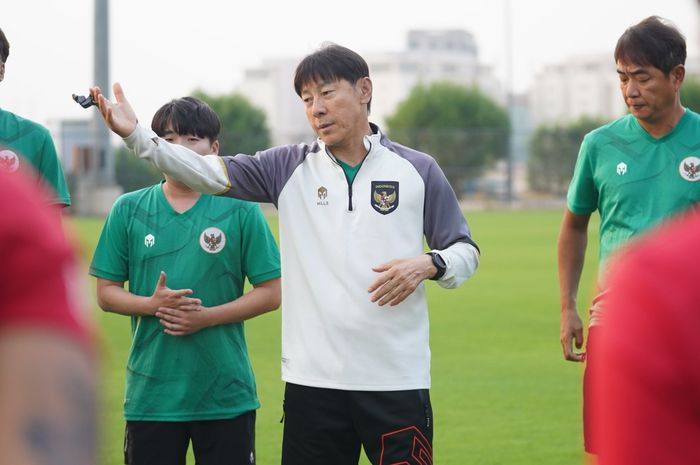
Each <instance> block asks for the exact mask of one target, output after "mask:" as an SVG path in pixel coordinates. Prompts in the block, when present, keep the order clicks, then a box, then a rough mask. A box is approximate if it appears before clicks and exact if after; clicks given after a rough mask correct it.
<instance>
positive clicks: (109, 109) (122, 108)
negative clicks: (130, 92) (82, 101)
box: [90, 83, 138, 137]
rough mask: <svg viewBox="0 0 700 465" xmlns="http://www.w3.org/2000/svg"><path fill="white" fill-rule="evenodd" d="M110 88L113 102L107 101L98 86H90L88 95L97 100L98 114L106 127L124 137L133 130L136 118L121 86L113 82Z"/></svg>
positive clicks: (136, 121)
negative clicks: (112, 93)
mask: <svg viewBox="0 0 700 465" xmlns="http://www.w3.org/2000/svg"><path fill="white" fill-rule="evenodd" d="M112 90H113V92H114V99H115V103H113V102H111V101H109V100H108V99H107V97H105V96H104V95H102V91H101V90H100V88H99V87H91V88H90V97H92V99H93V100H94V101H95V102H97V106H98V108H99V109H100V114H101V115H102V118H103V119H104V120H105V123H106V124H107V127H108V128H109V129H111V130H112V131H113V132H114V133H115V134H117V135H119V136H121V137H126V136H128V135H130V134H131V133H132V132H134V129H136V124H137V123H138V119H137V118H136V113H134V110H133V109H132V108H131V105H130V104H129V101H128V100H127V99H126V97H125V96H124V91H123V90H122V86H121V85H120V84H119V83H115V84H114V86H113V87H112Z"/></svg>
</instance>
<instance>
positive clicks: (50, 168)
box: [0, 29, 71, 207]
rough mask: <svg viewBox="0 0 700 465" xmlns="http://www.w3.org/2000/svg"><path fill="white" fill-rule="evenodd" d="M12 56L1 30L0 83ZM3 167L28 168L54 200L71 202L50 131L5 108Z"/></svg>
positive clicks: (0, 114) (0, 139)
mask: <svg viewBox="0 0 700 465" xmlns="http://www.w3.org/2000/svg"><path fill="white" fill-rule="evenodd" d="M9 56H10V42H9V41H8V40H7V37H5V34H4V33H3V32H2V29H0V82H1V81H2V80H3V79H4V78H5V62H6V61H7V58H8V57H9ZM25 165H26V166H25ZM0 170H3V171H7V172H10V173H14V172H16V171H18V170H24V171H27V172H28V173H29V175H30V176H32V177H34V178H35V179H37V180H38V181H41V182H42V183H44V184H45V185H46V186H47V187H48V188H49V189H50V190H51V194H52V197H51V198H50V200H49V202H50V203H52V204H56V205H61V206H64V207H67V206H69V205H70V203H71V201H70V194H69V193H68V185H67V184H66V179H65V177H64V176H63V168H61V163H60V161H59V159H58V155H57V154H56V147H55V146H54V143H53V139H51V134H49V131H48V130H47V129H46V128H45V127H44V126H42V125H40V124H37V123H35V122H34V121H30V120H28V119H25V118H22V117H21V116H18V115H15V114H14V113H11V112H9V111H6V110H3V109H1V108H0Z"/></svg>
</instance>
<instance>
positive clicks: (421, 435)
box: [282, 383, 433, 465]
mask: <svg viewBox="0 0 700 465" xmlns="http://www.w3.org/2000/svg"><path fill="white" fill-rule="evenodd" d="M432 442H433V411H432V407H431V405H430V396H429V393H428V390H427V389H420V390H411V391H380V392H377V391H342V390H335V389H323V388H312V387H306V386H299V385H295V384H290V383H287V386H286V388H285V396H284V439H283V441H282V465H331V464H332V465H357V463H358V461H359V458H360V449H361V447H363V448H364V450H365V453H366V454H367V457H368V458H369V460H370V461H371V462H372V464H374V465H380V464H382V465H391V464H409V465H432V463H433V453H432Z"/></svg>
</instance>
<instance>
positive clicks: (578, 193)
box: [566, 134, 598, 214]
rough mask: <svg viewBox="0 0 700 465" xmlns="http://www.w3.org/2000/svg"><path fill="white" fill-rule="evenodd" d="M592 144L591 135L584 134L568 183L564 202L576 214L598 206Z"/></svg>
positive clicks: (592, 209) (587, 211)
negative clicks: (572, 173) (569, 182)
mask: <svg viewBox="0 0 700 465" xmlns="http://www.w3.org/2000/svg"><path fill="white" fill-rule="evenodd" d="M593 155H594V144H593V143H592V142H591V135H590V134H589V135H586V137H584V138H583V142H582V143H581V148H580V150H579V153H578V158H577V159H576V167H575V168H574V175H573V177H572V178H571V184H569V191H568V193H567V195H566V203H567V207H568V208H569V210H571V212H572V213H576V214H588V213H593V212H594V211H595V210H596V209H597V208H598V188H597V187H596V185H595V181H594V179H593V169H592V157H593Z"/></svg>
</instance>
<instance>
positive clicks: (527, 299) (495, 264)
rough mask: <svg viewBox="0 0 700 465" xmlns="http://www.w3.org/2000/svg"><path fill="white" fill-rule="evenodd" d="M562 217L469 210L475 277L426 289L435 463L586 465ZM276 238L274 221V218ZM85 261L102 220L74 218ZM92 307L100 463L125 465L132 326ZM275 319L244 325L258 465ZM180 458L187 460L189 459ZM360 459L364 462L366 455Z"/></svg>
mask: <svg viewBox="0 0 700 465" xmlns="http://www.w3.org/2000/svg"><path fill="white" fill-rule="evenodd" d="M561 216H562V212H561V211H499V212H478V213H477V212H475V213H469V212H468V213H467V218H468V220H469V222H470V226H471V228H472V232H473V236H474V238H475V240H476V241H477V242H478V243H479V245H480V247H481V249H482V257H481V265H480V268H479V270H478V272H477V273H476V275H475V276H474V277H473V278H472V279H471V280H469V281H467V282H466V283H465V284H464V285H463V286H462V287H460V288H459V289H457V290H443V289H441V288H439V287H438V286H437V285H436V284H434V283H432V282H429V283H428V284H427V285H428V296H429V299H430V321H431V346H432V354H433V356H432V378H433V383H432V390H431V398H432V402H433V408H434V413H435V438H434V457H435V458H434V461H435V463H436V464H439V465H464V464H470V465H497V464H504V465H505V464H507V465H518V464H522V465H532V464H538V465H548V464H552V465H562V464H567V465H568V464H580V463H582V462H583V456H582V453H581V450H582V439H581V419H580V410H581V395H580V393H581V375H582V366H581V365H578V364H573V363H569V362H565V361H564V360H563V357H562V354H561V348H560V345H559V315H558V313H559V297H558V285H557V273H556V240H557V234H558V231H559V224H560V221H561ZM270 222H271V224H272V226H273V230H275V231H276V218H275V217H270ZM70 226H71V227H72V228H73V230H74V233H75V234H76V236H77V240H78V242H79V247H80V249H81V250H82V252H83V257H84V259H85V261H86V264H87V263H88V262H89V260H90V257H91V255H92V251H93V250H94V247H95V243H96V241H97V239H98V236H99V232H100V230H101V227H102V220H101V219H72V220H71V221H70ZM596 230H597V221H594V222H592V223H591V226H590V237H589V244H590V246H591V247H590V249H589V251H588V259H587V263H586V269H585V270H584V276H583V279H582V286H581V290H580V294H579V295H580V296H579V302H580V304H579V305H580V306H581V308H580V310H581V311H582V312H583V311H584V309H585V307H586V306H587V304H588V302H590V292H591V290H592V284H593V280H594V274H595V273H594V271H595V267H596V263H597V260H596V255H597V248H596V247H595V245H596V243H597V239H596V238H597V235H596V234H597V231H596ZM88 285H89V287H90V289H91V297H90V299H91V303H92V304H93V305H94V307H95V314H96V321H97V323H98V326H99V328H100V331H101V339H100V341H101V343H100V351H101V353H100V356H101V361H102V366H101V380H100V384H101V387H102V396H103V397H102V405H101V409H102V412H101V416H102V419H103V421H102V428H103V430H102V434H101V436H102V438H103V443H102V445H101V449H100V450H101V462H100V463H101V465H117V464H121V463H123V455H122V440H123V428H124V422H123V419H122V398H123V390H124V373H125V368H124V367H125V364H126V356H127V353H128V350H129V343H130V329H129V319H128V318H126V317H122V316H118V315H112V314H106V313H103V312H101V311H99V309H98V308H97V306H96V304H95V303H94V302H95V300H94V291H92V289H93V288H94V279H93V278H89V281H88ZM279 317H280V314H279V312H274V313H272V314H267V315H264V316H262V317H259V318H257V319H255V320H252V321H250V322H248V323H247V324H246V325H247V336H248V342H249V349H250V352H251V357H252V360H253V366H254V369H255V372H256V377H257V382H258V389H259V395H260V399H261V402H262V408H261V409H260V410H259V412H258V423H257V455H258V464H260V465H273V464H278V463H279V457H280V445H281V437H282V425H281V424H280V418H281V416H282V408H281V403H282V393H283V387H284V386H283V383H282V381H281V380H280V366H279V365H280V362H279V355H280V322H279ZM188 463H192V464H193V463H194V460H190V461H189V462H188ZM361 464H363V465H367V464H369V462H368V461H367V460H366V459H365V458H363V459H362V461H361Z"/></svg>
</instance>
